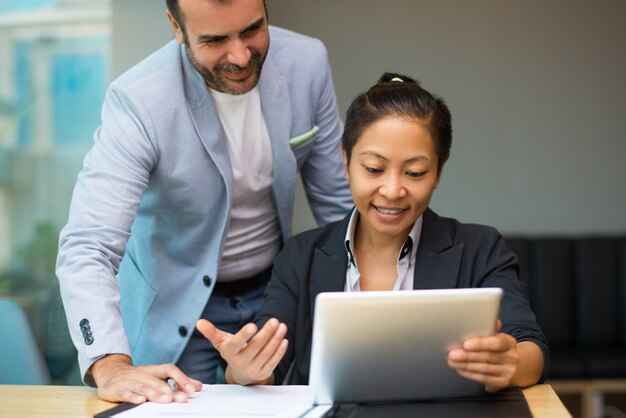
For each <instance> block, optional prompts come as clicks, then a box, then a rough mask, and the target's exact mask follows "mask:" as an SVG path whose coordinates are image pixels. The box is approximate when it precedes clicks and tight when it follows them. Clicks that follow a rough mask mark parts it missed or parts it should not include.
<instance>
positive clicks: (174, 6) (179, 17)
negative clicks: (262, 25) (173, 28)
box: [165, 0, 267, 39]
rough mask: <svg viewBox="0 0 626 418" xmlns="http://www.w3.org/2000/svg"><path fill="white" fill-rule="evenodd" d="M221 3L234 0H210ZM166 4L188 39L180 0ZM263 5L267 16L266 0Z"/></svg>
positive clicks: (170, 0)
mask: <svg viewBox="0 0 626 418" xmlns="http://www.w3.org/2000/svg"><path fill="white" fill-rule="evenodd" d="M210 1H214V2H216V3H219V4H228V3H230V2H231V1H232V0H210ZM165 4H166V5H167V10H169V11H170V13H171V14H172V16H174V20H176V22H177V23H178V26H180V30H181V32H182V33H183V38H185V39H187V33H186V31H185V19H184V18H185V16H183V11H182V10H181V9H180V4H179V3H178V0H165ZM263 7H264V8H265V16H267V5H266V4H265V0H263Z"/></svg>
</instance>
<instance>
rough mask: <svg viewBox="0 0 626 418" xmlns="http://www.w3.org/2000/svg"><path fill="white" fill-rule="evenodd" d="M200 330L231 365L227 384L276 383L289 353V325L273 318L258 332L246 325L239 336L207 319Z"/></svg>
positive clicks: (227, 374) (201, 320) (199, 327)
mask: <svg viewBox="0 0 626 418" xmlns="http://www.w3.org/2000/svg"><path fill="white" fill-rule="evenodd" d="M196 328H198V331H200V332H201V333H202V335H204V336H205V337H206V338H207V339H208V340H209V341H210V342H211V344H213V346H214V347H215V349H216V350H217V351H218V352H219V353H220V355H221V356H222V358H223V359H224V360H226V362H227V363H228V367H227V369H226V376H225V377H226V381H227V382H228V383H239V384H240V385H262V384H272V383H274V369H275V368H276V366H277V365H278V363H279V362H280V360H281V359H282V358H283V356H284V355H285V353H286V352H287V345H288V341H287V340H286V339H285V335H286V334H287V326H286V325H285V324H281V323H279V322H278V320H277V319H275V318H272V319H270V320H269V321H267V322H266V323H265V325H264V326H263V328H262V329H261V330H260V331H258V332H257V327H256V325H254V324H252V323H250V324H246V325H245V326H244V327H243V328H241V330H239V332H238V333H237V334H234V335H233V334H229V333H227V332H224V331H221V330H219V329H217V328H216V327H215V325H213V324H212V323H211V322H209V321H207V320H206V319H200V320H199V321H198V322H197V323H196Z"/></svg>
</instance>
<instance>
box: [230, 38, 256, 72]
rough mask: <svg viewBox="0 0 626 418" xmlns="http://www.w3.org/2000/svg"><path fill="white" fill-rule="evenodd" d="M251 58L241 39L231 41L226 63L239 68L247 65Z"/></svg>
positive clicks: (246, 46)
mask: <svg viewBox="0 0 626 418" xmlns="http://www.w3.org/2000/svg"><path fill="white" fill-rule="evenodd" d="M251 56H252V53H251V52H250V49H249V48H248V45H247V44H246V43H245V42H244V41H242V40H241V39H235V40H233V42H232V45H231V48H230V51H229V52H228V62H230V63H231V64H235V65H238V66H240V67H245V66H246V65H248V62H249V61H250V57H251Z"/></svg>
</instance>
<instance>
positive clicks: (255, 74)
mask: <svg viewBox="0 0 626 418" xmlns="http://www.w3.org/2000/svg"><path fill="white" fill-rule="evenodd" d="M185 51H186V52H187V57H188V58H189V62H191V65H193V67H194V68H195V69H196V71H197V72H198V73H200V75H201V76H202V78H204V81H205V82H206V84H207V85H208V86H209V87H210V88H212V89H214V90H217V91H219V92H222V93H226V94H232V95H235V96H237V95H241V94H246V93H247V92H249V91H250V90H252V89H253V88H254V87H255V86H256V85H257V83H258V82H259V77H260V76H261V69H262V68H263V62H264V61H265V57H266V55H261V53H260V52H253V53H252V56H251V57H250V60H249V61H248V65H246V66H245V67H240V66H239V65H236V64H232V63H229V62H228V63H224V64H217V65H216V66H215V67H214V68H213V71H211V70H209V69H208V68H207V67H206V66H203V65H200V63H199V62H198V61H197V60H196V57H195V56H194V55H193V52H192V51H191V49H190V48H189V45H185ZM250 68H252V72H251V73H250V75H249V76H248V78H247V79H246V80H245V81H246V82H247V81H248V80H249V79H250V78H252V79H253V82H252V84H251V85H248V86H247V87H246V88H245V89H243V90H240V89H237V90H235V89H233V88H232V87H229V86H228V85H227V83H228V82H229V81H230V83H231V84H235V85H236V84H237V82H236V81H233V80H227V79H226V78H225V77H223V76H222V75H221V72H222V71H228V72H238V71H246V70H248V69H250Z"/></svg>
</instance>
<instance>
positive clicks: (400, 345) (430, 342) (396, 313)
mask: <svg viewBox="0 0 626 418" xmlns="http://www.w3.org/2000/svg"><path fill="white" fill-rule="evenodd" d="M501 299H502V289H499V288H475V289H474V288H472V289H438V290H412V291H388V292H355V293H350V292H337V293H320V294H319V295H318V296H317V298H316V302H315V317H314V324H313V342H312V352H311V370H310V379H309V384H310V386H311V392H312V395H313V402H314V404H316V405H321V404H328V403H343V402H347V403H350V402H374V401H398V400H423V399H441V398H452V397H463V396H473V395H477V394H480V393H482V392H483V386H482V385H481V384H480V383H477V382H473V381H470V380H467V379H465V378H463V377H461V376H459V375H458V374H457V372H456V371H454V370H453V369H451V368H450V367H449V366H448V364H447V353H448V351H449V349H450V348H452V347H456V346H459V345H460V343H461V341H463V340H464V339H466V338H468V337H473V336H481V335H490V334H493V333H494V332H495V329H496V321H497V318H498V314H499V311H500V302H501Z"/></svg>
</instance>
